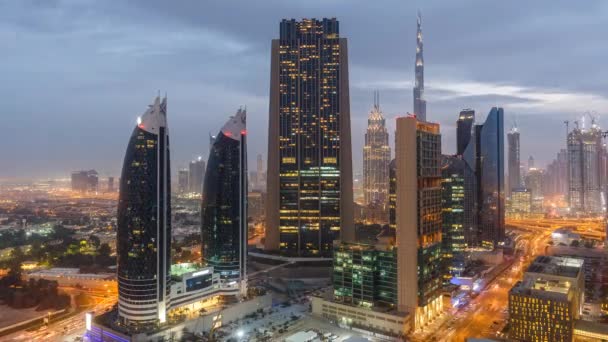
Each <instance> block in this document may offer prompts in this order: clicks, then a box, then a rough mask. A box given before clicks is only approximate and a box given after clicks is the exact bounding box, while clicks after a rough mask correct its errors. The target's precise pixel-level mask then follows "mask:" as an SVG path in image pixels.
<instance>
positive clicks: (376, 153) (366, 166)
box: [363, 94, 391, 224]
mask: <svg viewBox="0 0 608 342" xmlns="http://www.w3.org/2000/svg"><path fill="white" fill-rule="evenodd" d="M377 97H378V95H377V94H376V98H375V99H374V108H373V109H372V111H371V112H370V114H369V117H368V119H367V133H365V145H364V146H363V182H364V184H363V191H364V204H365V205H366V206H368V207H370V208H377V209H382V210H383V211H384V212H385V213H386V211H385V210H386V206H387V203H388V196H389V170H388V167H389V166H388V165H389V163H390V162H391V148H390V147H389V145H388V131H387V130H386V124H385V120H384V117H383V116H382V112H381V111H380V103H379V99H378V98H377ZM386 220H387V217H386V215H385V217H384V218H383V219H381V220H379V221H378V220H377V219H375V220H370V219H369V217H368V221H371V222H374V223H381V224H383V223H386Z"/></svg>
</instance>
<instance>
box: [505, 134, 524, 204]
mask: <svg viewBox="0 0 608 342" xmlns="http://www.w3.org/2000/svg"><path fill="white" fill-rule="evenodd" d="M507 144H508V146H507V148H508V156H507V158H508V159H507V160H508V164H509V165H508V172H509V181H508V184H507V197H511V190H512V189H515V188H520V187H521V185H522V184H521V175H520V173H519V167H520V165H521V164H520V161H519V131H518V130H517V127H513V128H512V129H511V131H510V132H509V133H507Z"/></svg>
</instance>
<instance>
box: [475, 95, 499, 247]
mask: <svg viewBox="0 0 608 342" xmlns="http://www.w3.org/2000/svg"><path fill="white" fill-rule="evenodd" d="M503 122H504V111H503V109H502V108H496V107H494V108H492V110H491V111H490V113H489V114H488V116H487V118H486V121H485V122H484V124H483V125H476V126H475V139H476V153H477V154H476V163H477V164H476V177H477V193H478V196H477V201H478V202H477V203H478V208H479V218H478V220H477V224H478V232H479V240H478V241H479V244H480V246H481V247H484V248H487V249H493V248H495V247H496V246H497V245H499V244H500V243H502V242H503V240H504V237H505V194H504V125H503Z"/></svg>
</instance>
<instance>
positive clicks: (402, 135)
mask: <svg viewBox="0 0 608 342" xmlns="http://www.w3.org/2000/svg"><path fill="white" fill-rule="evenodd" d="M395 155H396V178H397V191H396V193H397V210H396V222H397V229H396V244H397V265H398V268H397V278H398V284H399V287H398V293H397V302H398V307H399V310H400V311H407V312H409V313H410V314H411V315H412V316H413V318H412V324H413V328H415V329H419V328H421V327H423V326H424V325H426V324H428V322H429V321H431V320H432V319H433V318H434V317H435V316H436V315H438V314H439V313H440V312H441V311H442V308H443V306H442V300H441V285H442V264H441V225H442V223H441V214H442V212H441V211H442V207H441V166H440V162H441V135H440V133H439V125H438V124H434V123H427V122H423V121H419V120H417V118H416V116H407V117H400V118H397V131H396V137H395Z"/></svg>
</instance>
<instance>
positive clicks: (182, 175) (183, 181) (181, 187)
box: [177, 169, 189, 194]
mask: <svg viewBox="0 0 608 342" xmlns="http://www.w3.org/2000/svg"><path fill="white" fill-rule="evenodd" d="M188 177H189V175H188V169H181V170H179V171H177V192H178V193H180V194H184V193H186V192H188V190H189V189H188Z"/></svg>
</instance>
